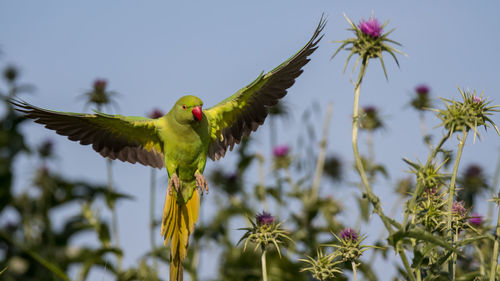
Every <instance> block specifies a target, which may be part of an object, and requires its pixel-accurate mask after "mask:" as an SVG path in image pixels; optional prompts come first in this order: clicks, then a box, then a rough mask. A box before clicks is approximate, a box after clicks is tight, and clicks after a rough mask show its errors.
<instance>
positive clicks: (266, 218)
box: [255, 211, 274, 226]
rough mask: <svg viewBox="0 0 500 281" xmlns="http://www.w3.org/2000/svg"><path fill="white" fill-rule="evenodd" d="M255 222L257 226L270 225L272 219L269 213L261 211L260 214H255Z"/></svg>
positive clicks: (272, 221)
mask: <svg viewBox="0 0 500 281" xmlns="http://www.w3.org/2000/svg"><path fill="white" fill-rule="evenodd" d="M255 220H256V221H257V225H258V226H261V225H270V224H272V223H274V217H273V216H271V214H270V213H268V212H266V211H263V212H262V213H261V214H257V215H256V216H255Z"/></svg>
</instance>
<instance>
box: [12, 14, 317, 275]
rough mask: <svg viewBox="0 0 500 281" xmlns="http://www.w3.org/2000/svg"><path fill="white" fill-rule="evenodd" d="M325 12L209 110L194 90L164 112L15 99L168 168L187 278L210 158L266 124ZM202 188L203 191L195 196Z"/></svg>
mask: <svg viewBox="0 0 500 281" xmlns="http://www.w3.org/2000/svg"><path fill="white" fill-rule="evenodd" d="M324 25H325V21H324V20H323V19H322V20H321V21H320V23H319V24H318V27H317V28H316V30H315V32H314V34H313V36H312V38H311V39H310V40H309V41H308V42H307V44H306V45H305V46H304V47H303V48H302V49H300V51H299V52H297V53H296V54H295V55H294V56H292V57H291V58H289V59H288V60H286V61H285V62H283V63H281V64H280V65H279V66H278V67H276V68H274V69H273V70H271V71H270V72H268V73H266V74H261V75H259V76H258V77H257V79H255V80H254V81H253V82H252V83H250V84H249V85H248V86H246V87H244V88H242V89H240V90H239V91H237V92H236V93H235V94H233V95H232V96H230V97H229V98H227V99H225V100H223V101H222V102H220V103H219V104H217V105H216V106H214V107H212V108H208V109H205V110H202V106H203V102H202V101H201V99H199V98H197V97H195V96H184V97H182V98H180V99H179V100H178V101H177V102H176V103H175V104H174V106H173V107H172V108H171V109H170V111H169V112H168V113H167V114H166V115H165V116H163V117H161V118H158V119H149V118H143V117H125V116H121V115H109V114H104V113H100V112H96V113H95V114H83V113H70V112H59V111H52V110H47V109H43V108H39V107H36V106H33V105H31V104H29V103H26V102H24V101H14V100H13V101H11V103H12V104H13V105H14V106H15V107H16V108H17V110H18V111H20V112H23V113H24V114H25V116H26V117H28V118H32V119H34V120H35V122H37V123H41V124H44V125H45V127H46V128H48V129H51V130H55V131H56V132H57V133H58V134H60V135H64V136H67V137H68V138H69V139H70V140H73V141H79V142H80V144H83V145H89V144H92V148H93V149H94V150H95V151H97V152H99V153H100V154H101V155H102V156H104V157H108V158H111V159H119V160H121V161H128V162H131V163H136V162H139V163H141V164H143V165H149V166H151V167H154V168H160V169H161V168H163V167H166V169H167V172H168V175H169V184H168V192H167V198H166V202H165V207H164V215H163V220H162V235H163V236H164V238H165V243H166V244H168V242H169V241H170V240H171V257H172V264H171V272H170V276H171V279H172V281H174V280H176V281H178V280H182V260H183V259H184V257H185V255H186V253H187V245H188V238H189V235H190V233H191V232H192V231H193V229H194V224H195V223H196V221H197V219H198V207H199V206H198V205H199V194H198V191H197V188H198V187H199V188H200V189H201V191H202V192H203V191H206V192H208V186H207V183H206V180H205V178H204V177H203V171H204V169H205V164H206V161H207V157H209V158H211V159H212V160H218V159H220V158H221V157H224V155H225V153H226V152H227V150H228V149H229V150H232V148H233V147H234V145H235V144H238V143H239V142H240V141H241V139H242V138H243V137H244V136H247V135H249V134H250V133H251V132H252V131H255V130H257V128H258V127H259V126H260V125H262V124H263V123H264V120H265V118H266V117H267V114H268V112H269V107H271V106H273V105H275V104H276V103H277V102H278V101H279V99H281V98H282V97H284V96H285V95H286V93H287V89H288V88H289V87H291V86H292V85H293V83H294V81H295V78H297V77H298V76H299V75H300V74H301V73H302V67H303V66H304V65H305V64H306V63H307V62H308V61H309V59H308V56H309V55H311V54H312V53H313V52H314V50H315V49H316V48H317V46H316V44H317V43H318V42H319V40H321V37H322V36H320V33H321V31H322V29H323V27H324ZM195 195H196V196H195Z"/></svg>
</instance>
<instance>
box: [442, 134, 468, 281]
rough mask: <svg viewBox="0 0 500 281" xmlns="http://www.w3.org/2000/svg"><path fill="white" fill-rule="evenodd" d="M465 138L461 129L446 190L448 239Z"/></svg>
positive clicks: (452, 275)
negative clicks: (455, 156)
mask: <svg viewBox="0 0 500 281" xmlns="http://www.w3.org/2000/svg"><path fill="white" fill-rule="evenodd" d="M466 139H467V130H464V131H463V135H462V139H461V140H460V142H459V144H458V152H457V158H456V159H455V165H454V166H453V173H452V175H451V181H450V188H449V191H448V204H447V205H448V208H447V210H448V224H447V226H448V236H449V237H450V240H452V239H453V231H452V229H451V220H452V215H453V214H452V207H453V199H454V197H455V182H456V180H457V174H458V166H459V164H460V158H461V157H462V152H463V150H464V146H465V140H466ZM455 255H456V254H455V253H453V254H452V257H455V258H453V262H452V264H449V265H448V266H449V273H450V274H451V280H455V266H456V256H455Z"/></svg>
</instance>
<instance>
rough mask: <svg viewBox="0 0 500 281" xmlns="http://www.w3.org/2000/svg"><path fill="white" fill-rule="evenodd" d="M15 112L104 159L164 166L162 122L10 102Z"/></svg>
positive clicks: (156, 166)
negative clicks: (158, 127) (85, 146)
mask: <svg viewBox="0 0 500 281" xmlns="http://www.w3.org/2000/svg"><path fill="white" fill-rule="evenodd" d="M10 103H12V104H13V105H14V106H15V107H17V108H16V110H18V111H20V112H23V113H24V114H25V116H26V117H28V118H31V119H34V120H35V122H36V123H40V124H44V125H45V127H46V128H48V129H51V130H55V131H56V133H58V134H60V135H63V136H67V137H68V138H69V139H70V140H72V141H79V142H80V144H82V145H88V144H92V148H93V149H94V150H95V151H97V152H99V154H101V155H102V156H103V157H108V158H111V159H119V160H121V161H128V162H130V163H133V164H134V163H136V162H139V163H141V164H143V165H148V166H151V167H154V168H159V169H161V168H162V167H164V166H165V164H164V162H165V160H164V156H163V142H162V141H161V139H160V137H159V136H158V134H157V133H156V128H157V126H158V125H157V123H158V120H159V119H149V118H143V117H128V116H121V115H110V114H104V113H100V112H96V114H85V113H72V112H59V111H53V110H48V109H43V108H39V107H36V106H33V105H31V104H29V103H27V102H24V101H16V100H11V101H10Z"/></svg>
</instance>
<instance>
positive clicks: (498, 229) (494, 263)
mask: <svg viewBox="0 0 500 281" xmlns="http://www.w3.org/2000/svg"><path fill="white" fill-rule="evenodd" d="M497 196H500V192H499V193H498V195H497ZM498 237H500V208H499V209H498V215H497V227H496V231H495V242H494V243H493V256H491V269H490V281H495V276H496V273H497V263H498Z"/></svg>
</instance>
